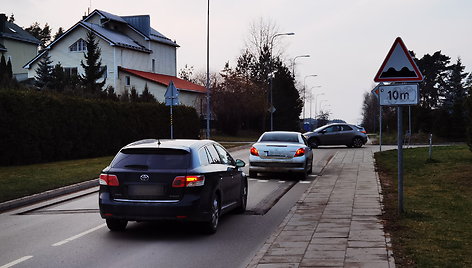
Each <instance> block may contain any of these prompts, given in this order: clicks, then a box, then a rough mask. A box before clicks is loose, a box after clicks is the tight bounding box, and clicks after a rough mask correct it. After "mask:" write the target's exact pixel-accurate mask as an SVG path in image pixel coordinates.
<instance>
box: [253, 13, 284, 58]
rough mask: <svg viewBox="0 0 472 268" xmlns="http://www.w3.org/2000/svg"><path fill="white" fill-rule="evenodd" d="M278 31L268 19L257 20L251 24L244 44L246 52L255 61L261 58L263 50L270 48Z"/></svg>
mask: <svg viewBox="0 0 472 268" xmlns="http://www.w3.org/2000/svg"><path fill="white" fill-rule="evenodd" d="M278 31H279V28H278V26H277V25H276V24H275V22H274V21H272V20H270V19H264V18H259V20H258V21H253V22H251V25H250V26H249V34H248V37H247V39H246V42H245V48H246V50H248V51H249V53H250V54H251V55H253V56H254V57H255V58H256V59H257V58H259V57H261V56H263V54H264V50H265V49H266V48H270V45H271V44H270V42H271V39H272V37H273V36H274V35H275V34H276V33H277V32H278ZM274 47H276V46H275V45H274ZM277 54H278V53H276V55H277Z"/></svg>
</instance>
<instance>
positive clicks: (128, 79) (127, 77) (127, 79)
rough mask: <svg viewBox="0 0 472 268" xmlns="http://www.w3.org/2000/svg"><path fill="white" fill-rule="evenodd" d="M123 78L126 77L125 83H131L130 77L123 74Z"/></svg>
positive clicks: (128, 84)
mask: <svg viewBox="0 0 472 268" xmlns="http://www.w3.org/2000/svg"><path fill="white" fill-rule="evenodd" d="M125 79H126V85H127V86H130V85H131V77H129V76H125Z"/></svg>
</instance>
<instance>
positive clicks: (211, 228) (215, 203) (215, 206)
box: [202, 194, 221, 234]
mask: <svg viewBox="0 0 472 268" xmlns="http://www.w3.org/2000/svg"><path fill="white" fill-rule="evenodd" d="M220 212H221V211H220V199H219V197H218V195H216V194H214V195H213V198H212V199H211V203H210V216H211V219H210V220H209V221H206V222H203V223H202V224H203V232H204V233H205V234H214V233H216V230H217V229H218V224H219V221H220Z"/></svg>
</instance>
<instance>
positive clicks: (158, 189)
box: [128, 185, 164, 196]
mask: <svg viewBox="0 0 472 268" xmlns="http://www.w3.org/2000/svg"><path fill="white" fill-rule="evenodd" d="M128 194H129V195H130V196H160V195H163V194H164V189H163V187H162V186H161V185H130V186H128Z"/></svg>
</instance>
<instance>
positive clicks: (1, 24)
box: [0, 13, 7, 33]
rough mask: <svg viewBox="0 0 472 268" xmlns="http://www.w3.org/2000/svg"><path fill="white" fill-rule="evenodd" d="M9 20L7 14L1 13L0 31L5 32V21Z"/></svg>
mask: <svg viewBox="0 0 472 268" xmlns="http://www.w3.org/2000/svg"><path fill="white" fill-rule="evenodd" d="M6 21H7V16H6V15H5V14H3V13H2V14H0V32H2V33H4V32H5V22H6Z"/></svg>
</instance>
